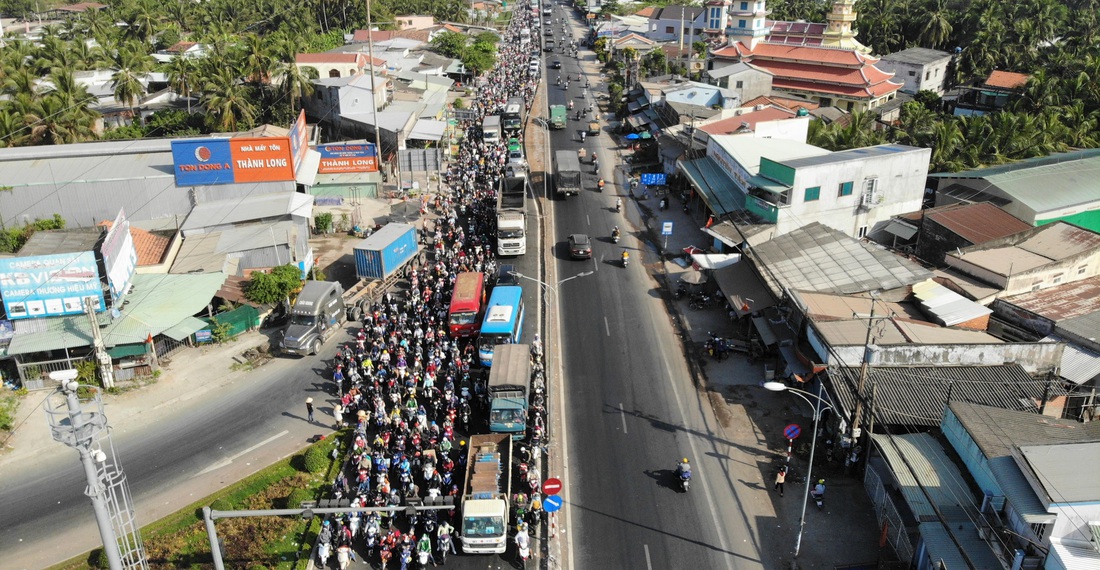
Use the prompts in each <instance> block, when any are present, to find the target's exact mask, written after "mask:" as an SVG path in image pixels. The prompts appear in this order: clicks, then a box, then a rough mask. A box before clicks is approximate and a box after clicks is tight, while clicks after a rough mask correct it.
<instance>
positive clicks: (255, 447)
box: [194, 430, 290, 477]
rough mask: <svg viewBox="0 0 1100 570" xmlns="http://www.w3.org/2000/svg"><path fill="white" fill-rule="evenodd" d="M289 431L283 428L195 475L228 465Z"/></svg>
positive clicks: (204, 473)
mask: <svg viewBox="0 0 1100 570" xmlns="http://www.w3.org/2000/svg"><path fill="white" fill-rule="evenodd" d="M288 433H290V431H288V430H283V431H281V432H279V433H277V434H275V435H273V436H271V437H269V438H267V439H265V440H263V441H261V442H260V443H257V444H256V445H253V446H252V447H249V448H248V449H246V450H244V451H242V452H240V453H238V454H236V455H234V456H232V457H229V458H226V459H223V460H221V461H219V462H217V463H215V464H213V465H211V466H210V467H207V468H206V469H203V470H202V471H199V472H198V473H197V474H196V475H194V477H198V476H199V475H206V474H207V473H210V472H211V471H216V470H218V469H221V468H222V467H228V466H229V465H230V464H232V463H233V460H234V459H238V458H240V457H241V456H242V455H245V454H247V453H252V452H253V451H255V450H257V449H259V448H261V447H263V446H265V445H267V444H269V443H271V442H273V441H275V440H276V439H279V438H280V437H283V436H284V435H286V434H288Z"/></svg>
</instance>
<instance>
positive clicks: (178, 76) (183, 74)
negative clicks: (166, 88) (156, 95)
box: [166, 55, 198, 115]
mask: <svg viewBox="0 0 1100 570" xmlns="http://www.w3.org/2000/svg"><path fill="white" fill-rule="evenodd" d="M166 72H167V74H168V85H170V86H171V87H172V89H174V90H175V91H176V94H178V95H180V96H181V97H184V98H185V99H187V114H188V115H190V114H191V91H192V89H193V87H194V85H195V78H196V75H197V74H198V66H197V65H195V60H194V59H192V58H190V57H187V56H185V55H178V56H176V57H174V58H172V60H171V61H169V62H168V65H167V69H166Z"/></svg>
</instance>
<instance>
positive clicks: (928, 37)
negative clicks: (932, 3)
mask: <svg viewBox="0 0 1100 570" xmlns="http://www.w3.org/2000/svg"><path fill="white" fill-rule="evenodd" d="M925 17H926V18H927V19H926V20H925V23H924V28H923V29H921V33H920V38H921V45H923V46H924V47H929V48H936V47H939V46H942V45H944V44H946V43H947V40H949V39H950V38H951V30H952V26H951V22H950V20H949V19H948V14H947V6H945V4H944V0H938V1H937V2H936V9H935V11H933V12H932V13H930V14H927V15H926V16H925Z"/></svg>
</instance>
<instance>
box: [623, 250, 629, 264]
mask: <svg viewBox="0 0 1100 570" xmlns="http://www.w3.org/2000/svg"><path fill="white" fill-rule="evenodd" d="M627 265H630V254H629V253H627V252H625V251H624V252H623V267H626V266H627Z"/></svg>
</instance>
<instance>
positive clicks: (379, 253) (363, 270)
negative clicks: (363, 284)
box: [355, 224, 420, 279]
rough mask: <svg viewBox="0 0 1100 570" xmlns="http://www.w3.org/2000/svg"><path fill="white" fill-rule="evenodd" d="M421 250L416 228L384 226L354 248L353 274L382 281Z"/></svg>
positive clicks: (396, 225) (401, 225)
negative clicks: (417, 240)
mask: <svg viewBox="0 0 1100 570" xmlns="http://www.w3.org/2000/svg"><path fill="white" fill-rule="evenodd" d="M419 251H420V248H419V245H418V244H417V243H416V228H414V227H412V226H411V225H409V224H386V225H385V226H383V227H382V229H380V230H378V231H377V232H375V233H374V234H372V235H371V236H370V237H368V238H367V239H365V240H363V241H361V242H359V243H358V244H356V246H355V275H356V276H357V277H359V279H385V278H387V277H389V276H390V275H392V274H393V273H394V272H395V271H397V270H398V269H400V268H401V267H402V266H403V265H405V263H407V262H408V261H409V260H410V259H412V258H413V257H415V256H416V254H417V253H418V252H419Z"/></svg>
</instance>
